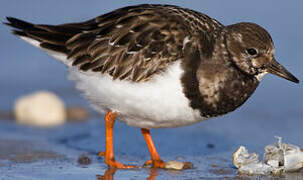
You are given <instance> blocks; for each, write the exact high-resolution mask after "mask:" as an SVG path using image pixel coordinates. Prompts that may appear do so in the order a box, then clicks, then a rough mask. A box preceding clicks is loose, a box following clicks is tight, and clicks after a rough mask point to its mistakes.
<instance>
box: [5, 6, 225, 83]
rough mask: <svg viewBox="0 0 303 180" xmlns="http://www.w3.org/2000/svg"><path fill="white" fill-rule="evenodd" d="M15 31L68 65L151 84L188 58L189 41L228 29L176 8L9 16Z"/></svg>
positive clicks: (204, 17) (142, 7) (10, 24)
mask: <svg viewBox="0 0 303 180" xmlns="http://www.w3.org/2000/svg"><path fill="white" fill-rule="evenodd" d="M7 20H8V21H9V23H6V24H7V25H9V26H11V27H13V28H14V30H13V33H14V34H16V35H18V36H23V37H27V38H30V39H33V40H36V41H38V42H39V46H40V47H41V48H43V49H48V50H52V51H55V52H60V53H64V54H66V55H67V57H68V60H67V61H71V63H69V62H67V63H66V64H72V66H76V67H78V68H79V69H80V70H82V71H93V72H95V73H100V74H109V75H110V76H112V77H113V79H121V80H131V81H134V82H140V81H147V80H149V79H150V78H151V77H152V76H153V75H154V74H156V73H159V72H162V71H164V70H165V69H166V68H167V67H168V66H169V65H170V63H172V62H174V61H176V60H178V59H180V58H183V51H182V48H183V41H184V38H185V37H187V36H188V37H192V36H194V35H195V36H198V37H204V35H206V34H211V32H213V31H214V30H215V29H216V28H218V27H221V26H222V25H221V24H220V23H218V22H217V21H216V20H214V19H211V18H210V17H208V16H206V15H204V14H202V13H198V12H195V11H192V10H189V9H184V8H180V7H177V6H170V5H150V4H143V5H138V6H129V7H125V8H121V9H117V10H115V11H112V12H110V13H107V14H104V15H101V16H99V17H97V18H94V19H92V20H89V21H85V22H81V23H70V24H61V25H35V24H31V23H28V22H25V21H22V20H19V19H16V18H11V17H8V18H7Z"/></svg>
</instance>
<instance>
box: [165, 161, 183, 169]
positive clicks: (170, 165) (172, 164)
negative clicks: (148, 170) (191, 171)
mask: <svg viewBox="0 0 303 180" xmlns="http://www.w3.org/2000/svg"><path fill="white" fill-rule="evenodd" d="M183 167H184V163H183V162H179V161H168V162H166V163H165V167H164V168H165V169H169V170H182V169H183Z"/></svg>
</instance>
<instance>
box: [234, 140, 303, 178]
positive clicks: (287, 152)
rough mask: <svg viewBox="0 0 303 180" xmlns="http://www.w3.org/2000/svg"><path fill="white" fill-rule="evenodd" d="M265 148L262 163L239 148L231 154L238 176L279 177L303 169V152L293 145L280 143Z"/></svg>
mask: <svg viewBox="0 0 303 180" xmlns="http://www.w3.org/2000/svg"><path fill="white" fill-rule="evenodd" d="M278 139H279V141H278V143H277V144H272V145H268V146H266V147H265V148H264V149H265V153H264V157H263V162H259V161H258V156H257V155H256V154H255V153H252V154H249V153H248V151H247V150H246V148H245V147H244V146H240V147H239V148H238V149H237V151H236V152H234V154H233V164H234V165H235V166H236V167H237V168H238V170H239V173H240V174H248V175H253V174H259V175H269V174H274V175H279V174H281V173H283V172H295V171H299V170H300V169H302V168H303V151H302V150H301V149H300V148H299V147H298V146H295V145H291V144H284V143H282V138H280V137H278Z"/></svg>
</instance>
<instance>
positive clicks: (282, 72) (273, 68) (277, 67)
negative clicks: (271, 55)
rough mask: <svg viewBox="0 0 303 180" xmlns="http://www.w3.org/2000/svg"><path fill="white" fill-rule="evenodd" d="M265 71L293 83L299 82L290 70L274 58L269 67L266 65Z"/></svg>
mask: <svg viewBox="0 0 303 180" xmlns="http://www.w3.org/2000/svg"><path fill="white" fill-rule="evenodd" d="M267 72H269V73H271V74H274V75H277V76H280V77H282V78H284V79H287V80H289V81H292V82H294V83H299V80H298V79H297V78H296V77H295V76H294V75H292V74H291V73H290V72H288V71H287V70H286V69H285V68H284V67H283V66H282V65H281V64H280V63H278V62H277V61H276V60H273V61H272V62H271V64H270V65H269V67H267Z"/></svg>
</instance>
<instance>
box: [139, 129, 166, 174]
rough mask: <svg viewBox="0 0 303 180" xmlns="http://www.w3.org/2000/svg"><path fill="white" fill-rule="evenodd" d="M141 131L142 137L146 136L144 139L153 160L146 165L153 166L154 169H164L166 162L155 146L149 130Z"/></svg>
mask: <svg viewBox="0 0 303 180" xmlns="http://www.w3.org/2000/svg"><path fill="white" fill-rule="evenodd" d="M141 131H142V135H143V136H144V139H145V141H146V144H147V147H148V150H149V152H150V155H151V160H149V161H146V163H145V165H149V164H152V166H153V167H154V168H164V166H165V162H164V161H162V160H161V158H160V156H159V154H158V152H157V149H156V147H155V144H154V142H153V140H152V137H151V135H150V132H149V130H148V129H141Z"/></svg>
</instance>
